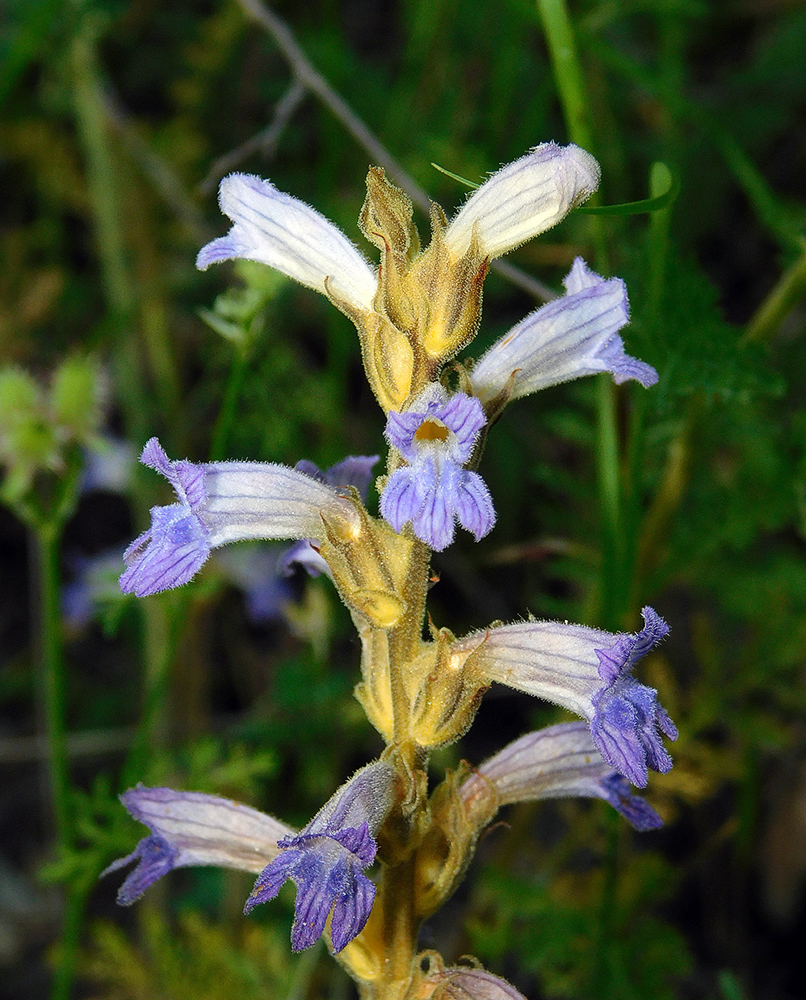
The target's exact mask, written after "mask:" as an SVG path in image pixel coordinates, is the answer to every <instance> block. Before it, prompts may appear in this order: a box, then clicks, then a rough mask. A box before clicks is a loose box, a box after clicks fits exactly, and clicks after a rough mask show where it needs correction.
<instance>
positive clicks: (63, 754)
mask: <svg viewBox="0 0 806 1000" xmlns="http://www.w3.org/2000/svg"><path fill="white" fill-rule="evenodd" d="M33 533H34V540H35V544H36V565H37V586H38V604H39V622H38V629H37V633H38V636H39V676H40V684H41V697H42V705H43V708H44V714H45V730H46V735H47V745H48V756H47V766H48V783H49V786H50V797H51V802H52V805H53V817H54V822H55V826H56V835H57V837H58V840H59V844H60V846H61V847H62V848H63V849H64V848H68V847H70V846H71V845H72V843H73V824H72V818H71V815H70V776H69V772H68V766H67V728H66V719H65V677H64V657H63V655H62V639H61V608H60V598H59V595H60V587H59V548H60V542H61V530H60V527H57V526H56V525H55V524H54V523H52V522H41V523H39V524H37V525H35V526H34V529H33Z"/></svg>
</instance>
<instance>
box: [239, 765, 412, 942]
mask: <svg viewBox="0 0 806 1000" xmlns="http://www.w3.org/2000/svg"><path fill="white" fill-rule="evenodd" d="M394 783H395V771H394V768H392V767H391V766H390V765H389V764H388V763H387V762H386V761H383V760H378V761H375V762H374V763H372V764H368V765H367V766H366V767H364V768H362V769H361V770H360V771H358V772H357V773H356V774H354V775H353V777H352V778H351V779H350V780H349V781H348V782H346V784H344V785H342V787H341V788H340V789H339V790H338V791H337V792H336V793H335V794H334V795H333V797H332V798H331V799H330V800H329V801H328V802H327V803H326V804H325V805H324V806H323V808H322V809H321V810H320V811H319V812H318V813H317V814H316V816H314V818H313V819H312V820H311V822H310V823H308V825H307V826H306V827H304V828H303V829H302V830H300V832H299V833H298V834H296V835H293V836H287V837H284V838H283V839H282V840H280V841H279V847H280V849H281V853H280V854H279V855H278V857H277V858H275V859H274V860H273V861H272V862H271V863H270V864H269V865H267V866H266V868H265V870H264V871H263V872H262V873H261V874H260V876H259V877H258V880H257V882H256V883H255V888H254V889H253V890H252V894H251V895H250V897H249V899H248V900H247V903H246V907H245V909H244V912H246V913H248V912H249V911H250V910H251V909H252V908H253V907H255V906H258V905H260V904H261V903H266V902H268V901H269V900H270V899H274V897H275V896H276V895H277V894H278V892H279V891H280V889H281V887H282V886H283V884H284V883H285V882H286V881H287V880H288V879H291V880H292V881H293V882H294V883H295V885H296V887H297V899H296V904H295V907H294V925H293V927H292V928H291V946H292V948H293V949H294V951H302V950H303V949H304V948H310V946H311V945H312V944H315V942H316V941H317V940H318V939H319V937H320V936H321V934H322V931H323V930H324V928H325V923H326V921H327V918H328V916H329V914H330V913H331V912H332V914H333V917H332V920H331V926H330V938H331V942H332V945H333V950H334V951H335V952H339V951H341V950H342V948H344V947H345V946H346V945H348V944H349V943H350V941H352V940H353V938H354V937H355V936H356V934H358V933H360V931H361V930H362V928H363V927H364V924H366V922H367V920H368V919H369V915H370V911H371V910H372V904H373V901H374V899H375V886H374V884H373V883H372V882H371V881H370V880H369V879H368V878H367V876H366V875H364V870H365V869H366V868H368V867H369V866H370V865H371V864H372V862H373V861H374V860H375V854H376V852H377V850H378V845H377V844H376V842H375V839H374V838H375V835H376V834H377V832H378V830H379V829H380V827H381V825H382V824H383V821H384V820H385V819H386V816H387V814H388V812H389V809H390V808H391V806H392V801H393V792H394Z"/></svg>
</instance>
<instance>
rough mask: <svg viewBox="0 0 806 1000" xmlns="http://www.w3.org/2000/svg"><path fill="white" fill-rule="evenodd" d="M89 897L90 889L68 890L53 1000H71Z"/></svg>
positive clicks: (53, 987) (74, 886)
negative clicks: (82, 926)
mask: <svg viewBox="0 0 806 1000" xmlns="http://www.w3.org/2000/svg"><path fill="white" fill-rule="evenodd" d="M88 895H89V887H88V886H85V885H72V886H69V887H68V890H67V903H66V906H65V911H64V923H63V925H62V938H61V941H60V942H59V953H58V961H57V962H56V966H55V969H54V971H53V983H52V985H51V992H50V998H51V1000H69V998H70V994H71V992H72V989H73V980H74V979H75V974H76V965H77V964H78V946H79V944H80V942H81V925H82V923H83V922H84V910H85V907H86V904H87V897H88Z"/></svg>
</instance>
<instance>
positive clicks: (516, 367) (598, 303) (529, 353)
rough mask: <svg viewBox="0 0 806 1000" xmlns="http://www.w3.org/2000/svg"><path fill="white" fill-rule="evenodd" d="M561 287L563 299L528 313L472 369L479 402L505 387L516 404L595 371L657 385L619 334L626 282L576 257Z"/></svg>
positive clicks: (625, 306) (624, 313)
mask: <svg viewBox="0 0 806 1000" xmlns="http://www.w3.org/2000/svg"><path fill="white" fill-rule="evenodd" d="M565 284H566V289H567V292H566V294H565V295H564V296H562V297H561V298H558V299H554V300H553V301H552V302H549V303H547V304H546V305H544V306H541V307H540V308H539V309H536V310H535V311H534V312H532V313H530V314H529V315H528V316H527V317H526V318H525V319H524V320H522V321H521V322H520V323H518V325H517V326H515V327H513V329H512V330H510V331H509V333H507V334H505V335H504V336H503V337H502V338H501V339H500V340H499V341H497V342H496V343H495V344H493V346H492V347H491V348H490V349H489V350H488V351H487V352H486V354H484V355H483V356H482V357H481V358H480V360H479V362H478V363H477V364H476V365H475V366H474V368H473V369H472V371H471V373H470V381H471V384H472V385H473V390H474V392H476V394H477V395H478V396H479V398H480V399H481V400H482V402H486V401H487V400H489V399H492V398H493V397H494V396H496V395H497V394H498V393H499V392H501V390H502V389H504V388H505V387H506V386H507V385H509V387H510V392H511V398H512V399H517V398H518V397H520V396H527V395H529V394H530V393H532V392H537V391H538V390H539V389H544V388H546V387H547V386H550V385H557V384H558V383H560V382H568V381H570V380H571V379H575V378H581V377H583V376H585V375H594V374H596V373H598V372H610V373H611V374H612V375H613V379H614V380H615V381H616V382H619V383H620V382H625V381H627V380H628V379H635V380H637V381H638V382H640V383H641V385H643V386H644V387H645V388H649V386H651V385H654V384H655V382H657V380H658V373H657V372H656V371H655V369H654V368H652V366H651V365H648V364H645V363H644V362H643V361H639V360H637V359H636V358H632V357H630V356H629V355H628V354H627V353H626V352H625V350H624V343H623V341H622V339H621V337H620V336H619V335H618V331H619V330H620V329H621V328H622V327H623V326H624V325H625V324H626V323H627V322H628V320H629V306H628V302H627V292H626V289H625V287H624V282H623V281H621V280H620V279H619V278H609V279H607V280H605V279H604V278H600V277H599V275H598V274H594V273H593V272H592V271H590V270H589V269H588V267H587V265H586V264H585V262H584V261H583V260H582V258H581V257H578V258H577V259H576V261H575V262H574V266H573V268H572V269H571V272H570V274H569V275H568V277H567V278H566V281H565ZM510 380H511V381H510Z"/></svg>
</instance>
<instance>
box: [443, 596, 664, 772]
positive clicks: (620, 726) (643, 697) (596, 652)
mask: <svg viewBox="0 0 806 1000" xmlns="http://www.w3.org/2000/svg"><path fill="white" fill-rule="evenodd" d="M642 613H643V616H644V623H645V624H644V628H643V629H642V630H641V631H640V632H638V633H637V634H635V635H631V634H624V633H621V634H615V635H614V634H613V633H610V632H603V631H601V630H600V629H593V628H587V627H585V626H583V625H569V624H568V623H567V622H565V623H561V622H540V621H528V622H519V623H516V624H514V625H500V626H496V627H495V628H490V629H487V630H486V631H485V632H477V633H474V634H473V635H470V636H467V637H465V638H464V639H460V640H459V641H458V642H457V643H456V644H455V645H454V647H453V651H452V655H453V656H455V657H458V658H460V659H463V660H465V661H466V664H467V666H468V668H470V667H472V669H473V670H475V671H476V672H477V673H478V674H479V676H481V677H484V678H486V679H487V680H488V681H498V682H499V683H501V684H506V685H508V686H509V687H512V688H515V689H517V690H518V691H525V692H526V693H527V694H532V695H536V696H537V697H538V698H545V699H546V700H547V701H552V702H554V703H555V704H557V705H562V706H564V707H565V708H568V709H570V710H571V711H572V712H576V713H577V714H578V715H581V716H582V717H583V718H585V719H587V720H588V722H589V724H590V730H591V735H592V737H593V742H594V744H595V746H596V748H597V749H598V750H599V752H600V753H601V755H602V756H603V757H604V759H605V760H606V761H607V762H608V763H609V764H610V765H612V766H613V767H614V768H615V769H616V770H617V771H619V772H620V773H621V774H623V775H624V776H625V777H627V778H629V779H630V781H631V782H632V783H633V784H634V785H638V786H639V787H640V788H643V787H644V786H645V785H646V783H647V776H648V775H647V769H648V768H652V769H653V770H656V771H660V772H665V771H668V770H669V769H670V768H671V766H672V758H671V757H670V755H669V754H668V752H667V751H666V749H665V748H664V746H663V744H662V742H661V738H660V734H663V735H665V736H667V737H668V738H669V739H672V740H674V739H676V738H677V728H676V727H675V725H674V723H673V722H672V720H671V719H670V718H669V716H668V715H667V713H666V712H665V710H664V709H663V708H662V706H661V705H660V704H659V703H658V700H657V691H655V690H654V688H650V687H647V686H646V685H645V684H641V683H640V682H639V681H637V680H636V679H635V677H634V676H633V674H632V671H633V667H634V666H635V664H636V663H637V662H638V661H639V660H640V659H641V657H643V656H644V655H646V653H648V652H649V651H650V650H651V649H652V648H653V647H654V646H655V645H656V644H657V643H658V642H660V641H661V639H663V638H664V637H665V636H666V634H667V633H668V631H669V627H668V626H667V624H666V622H664V620H663V619H662V618H661V617H660V616H659V615H658V614H657V613H656V612H655V611H653V609H652V608H649V607H647V608H644V609H643V612H642Z"/></svg>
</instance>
